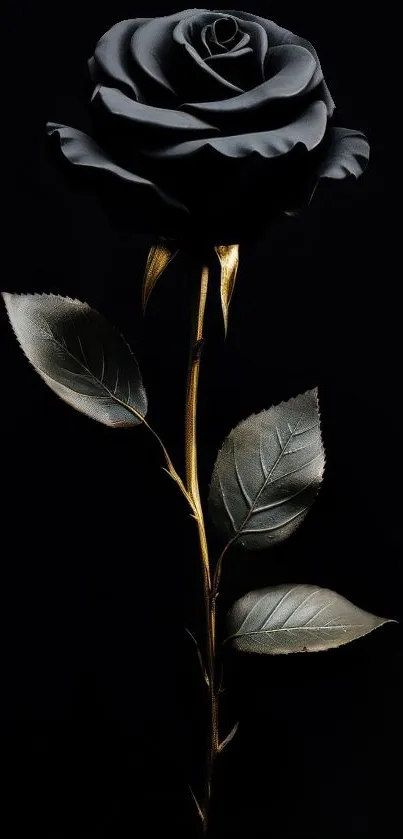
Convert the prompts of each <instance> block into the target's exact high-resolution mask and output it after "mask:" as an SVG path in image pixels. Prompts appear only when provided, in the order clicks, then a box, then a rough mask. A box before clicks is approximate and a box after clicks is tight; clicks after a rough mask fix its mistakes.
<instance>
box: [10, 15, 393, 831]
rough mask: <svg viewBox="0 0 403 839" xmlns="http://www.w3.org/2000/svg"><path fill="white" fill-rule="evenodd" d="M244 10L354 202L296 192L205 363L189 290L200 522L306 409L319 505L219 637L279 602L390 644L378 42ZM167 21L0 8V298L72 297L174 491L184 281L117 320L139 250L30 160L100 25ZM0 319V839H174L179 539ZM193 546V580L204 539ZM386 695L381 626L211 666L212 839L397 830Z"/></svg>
mask: <svg viewBox="0 0 403 839" xmlns="http://www.w3.org/2000/svg"><path fill="white" fill-rule="evenodd" d="M244 8H246V6H245V4H244ZM247 8H248V11H254V12H256V13H258V14H259V13H260V14H262V15H264V16H266V17H270V18H273V19H274V20H276V21H277V22H278V23H279V24H281V25H283V26H285V27H288V28H290V29H292V30H293V31H295V32H298V33H299V34H301V35H304V36H305V37H307V38H309V39H310V40H311V41H312V42H313V43H314V44H315V46H316V48H317V50H318V53H319V55H320V58H321V62H322V66H323V69H324V72H325V76H326V79H327V81H328V84H329V87H330V90H331V92H332V94H333V97H334V99H335V100H336V104H337V106H338V107H337V112H336V118H335V122H336V124H340V125H343V126H348V127H351V128H358V129H361V130H363V131H364V132H365V133H366V134H367V135H368V136H369V139H370V142H371V148H372V158H371V162H370V166H369V168H368V170H367V172H366V173H365V174H364V176H363V177H362V179H361V180H359V181H358V182H357V183H356V182H355V181H354V180H353V179H352V180H351V181H350V180H349V181H348V182H344V183H335V182H332V183H328V184H326V185H324V186H322V187H321V188H320V189H319V190H318V192H317V194H316V197H315V200H314V202H313V203H312V205H311V207H310V208H309V210H308V211H307V212H306V213H305V215H304V216H303V217H301V218H300V219H299V220H297V221H292V222H291V221H287V222H285V223H284V225H283V226H276V228H275V229H273V230H272V231H271V232H270V233H269V234H267V235H266V236H265V238H264V239H260V240H259V241H257V242H254V243H251V244H249V245H244V246H243V249H242V251H241V264H240V271H239V276H238V282H237V286H236V290H235V294H234V298H233V302H232V305H231V315H230V328H229V334H228V338H227V340H226V342H225V343H224V341H223V335H222V327H221V319H220V313H219V305H218V296H217V295H218V291H217V281H218V274H217V272H215V273H213V278H212V293H211V296H210V300H209V306H208V313H207V327H206V332H207V335H208V340H207V343H206V347H205V351H204V356H203V370H202V377H201V385H200V413H199V434H200V473H201V484H202V490H203V494H204V497H205V494H206V490H207V488H208V482H209V478H210V474H211V469H212V466H213V463H214V459H215V455H216V452H217V449H218V447H219V446H220V445H221V443H222V441H223V439H224V437H225V435H226V434H227V433H228V431H229V430H230V429H231V428H232V427H233V426H234V425H235V424H236V423H237V422H238V421H239V420H240V419H241V418H244V417H246V416H248V415H249V414H250V413H252V412H254V411H259V410H261V409H262V408H265V407H268V406H269V405H270V404H272V403H273V402H277V401H279V400H281V399H287V398H289V397H290V396H292V395H296V394H297V393H299V392H301V391H303V390H305V389H306V388H308V387H312V386H314V385H316V384H317V385H318V386H319V392H320V402H321V410H322V421H323V435H324V441H325V445H326V449H327V469H326V477H325V481H324V486H323V490H322V492H321V494H320V496H319V498H318V500H317V502H316V504H315V506H314V508H313V509H312V511H311V512H310V515H309V516H308V518H307V519H306V521H305V523H304V524H303V526H302V527H301V528H300V530H299V531H298V533H297V535H295V536H294V537H293V538H292V539H291V540H290V541H289V542H288V543H287V544H285V545H284V546H282V547H281V548H279V549H278V550H276V551H275V552H274V553H269V552H267V553H264V554H263V553H262V554H259V555H250V556H245V555H242V554H237V553H236V552H234V553H233V554H230V555H229V556H228V562H227V566H226V568H225V572H224V578H223V595H222V602H221V610H222V612H225V610H226V608H227V607H228V606H229V605H230V604H231V602H232V601H233V599H234V598H235V597H236V596H240V595H241V594H242V593H244V592H245V591H247V590H249V589H250V588H253V587H258V586H260V585H268V584H270V583H274V582H280V581H296V582H312V583H317V584H319V585H324V586H328V587H330V588H333V589H335V590H337V591H338V592H340V593H342V594H344V595H345V596H347V597H348V598H349V599H351V600H352V601H353V602H355V603H357V604H358V605H360V606H362V607H363V608H366V609H368V610H370V611H372V612H375V613H377V614H381V615H384V616H387V617H394V618H398V619H399V618H400V619H402V607H401V602H402V593H401V592H402V590H401V549H402V522H401V493H400V476H401V472H402V466H403V463H402V439H403V438H402V419H401V418H402V405H401V376H400V370H401V334H400V329H401V307H400V306H399V305H398V303H397V299H396V295H397V292H398V284H399V280H398V275H397V269H395V268H394V267H393V255H392V243H393V239H394V235H395V230H394V226H395V225H394V222H393V217H392V213H391V210H390V207H391V203H392V200H393V198H394V193H395V192H396V191H397V190H396V188H395V186H394V175H395V167H394V166H393V165H392V161H393V159H394V158H393V155H391V149H392V147H393V146H395V145H396V144H397V143H398V142H399V140H398V137H397V136H395V137H393V126H392V114H393V113H394V109H393V101H394V98H393V91H391V87H390V80H391V79H392V78H393V68H392V66H391V62H392V49H391V38H392V37H393V29H394V24H393V15H391V14H390V15H389V16H388V9H387V5H385V4H383V5H382V10H383V12H384V15H385V19H380V17H379V14H378V11H377V13H376V14H375V11H373V12H372V11H371V10H370V7H369V6H368V5H367V6H366V9H365V18H364V16H363V8H362V4H359V3H356V4H355V5H354V4H351V3H350V4H347V5H346V6H345V8H342V7H341V6H336V4H333V5H332V4H330V5H329V4H323V3H315V4H313V3H310V4H309V5H308V4H304V3H298V4H296V3H294V4H291V3H285V2H272V3H270V4H263V3H259V2H257V0H256V3H254V4H253V5H248V7H247ZM171 11H175V7H174V6H168V5H165V6H161V5H160V4H157V3H147V4H145V3H143V4H134V5H133V3H128V2H125V3H124V2H114V3H110V4H108V3H100V2H92V0H91V2H85V3H84V2H83V0H81V2H76V0H70V2H69V3H68V4H57V3H52V4H51V3H43V2H42V3H41V2H36V3H30V2H26V1H25V2H24V0H21V2H19V3H15V4H14V3H12V2H11V0H10V1H9V2H8V3H6V13H7V14H6V17H7V19H6V21H5V25H3V35H2V50H1V52H2V61H3V62H4V68H3V73H2V94H1V96H2V112H3V117H5V122H4V125H3V131H2V140H3V143H4V151H3V156H2V162H3V166H2V206H3V232H5V236H4V243H3V260H2V261H3V279H2V288H3V289H4V290H8V291H53V292H55V293H60V294H67V295H70V296H72V297H74V296H77V297H79V298H81V299H85V300H87V301H88V302H89V303H91V304H92V305H94V306H95V307H96V308H98V309H100V310H101V311H102V312H104V313H105V314H106V315H107V316H108V317H109V319H110V320H112V321H113V322H115V323H116V324H117V325H118V326H119V327H120V329H121V330H122V331H123V333H124V334H125V335H126V337H127V338H128V340H129V341H130V342H131V344H132V346H133V348H134V350H135V353H136V355H137V357H138V359H139V362H140V365H141V369H142V372H143V378H144V380H145V383H146V386H147V390H148V394H149V402H150V411H149V420H150V422H151V424H152V425H153V426H154V427H155V428H156V429H157V430H158V431H159V432H160V433H161V434H162V436H163V437H164V440H165V442H166V444H167V446H168V448H169V450H170V452H171V454H172V457H173V459H174V460H175V462H176V463H177V464H178V468H179V467H180V468H182V463H183V462H182V454H181V452H182V434H183V403H184V388H185V378H186V366H187V344H188V340H189V283H188V276H187V268H186V265H185V263H184V261H183V260H182V261H181V259H180V258H178V260H177V261H176V262H175V263H173V264H172V266H171V268H170V269H169V271H167V273H166V275H165V277H164V279H163V280H161V282H160V284H159V286H158V287H157V290H156V291H155V293H154V295H153V297H152V299H151V302H150V305H149V310H148V314H147V317H146V319H145V320H143V318H142V315H141V307H140V287H141V276H142V271H143V268H144V264H145V260H146V255H147V252H148V247H149V245H150V243H151V239H149V238H147V237H146V236H141V237H139V236H136V235H135V234H134V233H133V234H130V233H129V232H128V231H122V230H119V229H117V228H116V227H115V226H113V224H112V223H111V221H110V219H109V218H108V217H107V216H106V214H105V212H104V210H103V209H102V208H101V206H100V205H99V203H98V200H97V198H96V197H95V196H94V195H93V193H92V192H91V191H90V190H86V189H85V188H78V187H77V186H76V185H75V184H73V183H72V181H70V179H69V177H68V176H66V174H65V172H64V171H63V172H62V171H61V167H60V165H59V161H58V160H57V159H56V156H54V155H51V154H49V149H48V146H47V142H46V139H45V137H44V124H45V122H46V120H48V119H49V120H52V121H60V122H65V123H68V124H73V125H75V126H77V127H80V126H81V125H82V122H81V120H82V119H83V118H84V114H85V109H86V101H87V99H86V97H87V88H88V82H87V70H86V59H87V58H88V56H89V55H90V54H91V52H92V50H93V47H94V45H95V43H96V41H97V39H98V38H99V37H100V36H101V34H102V33H103V32H104V31H105V30H106V29H107V28H108V27H109V26H110V25H112V24H113V23H114V22H116V21H117V20H119V19H123V18H126V17H135V16H146V15H147V16H150V15H151V16H152V15H158V14H161V13H164V14H166V13H169V12H171ZM3 24H4V21H3ZM84 92H85V95H84ZM391 93H392V95H391ZM264 198H265V197H264V195H260V196H257V198H256V200H259V201H261V203H262V211H264V203H265V202H264ZM0 319H1V370H2V406H3V407H2V412H1V419H2V443H3V445H2V488H3V500H2V506H1V516H2V518H1V544H2V562H1V577H2V581H1V597H2V606H1V620H2V630H1V662H2V663H1V678H2V688H1V700H2V715H1V716H2V729H1V730H2V735H1V749H0V752H1V758H2V762H3V764H4V775H3V783H2V797H3V798H4V800H3V803H2V807H1V820H2V822H4V825H5V829H4V831H3V835H4V836H5V837H14V836H22V835H27V833H28V834H29V835H36V834H37V835H40V836H42V837H44V839H45V837H46V839H67V837H69V839H70V837H71V838H72V839H73V837H74V839H84V837H85V839H115V837H116V839H117V837H119V839H125V838H126V837H132V836H141V837H143V836H144V837H148V836H154V835H166V834H168V833H169V831H171V832H172V835H174V836H186V837H189V839H190V837H193V836H195V837H196V836H197V835H198V825H197V820H196V817H195V816H194V812H193V809H192V803H191V800H190V797H189V794H188V791H187V783H188V781H189V780H191V781H192V782H193V783H194V785H195V787H196V788H197V787H198V772H199V768H198V767H200V764H201V759H202V758H201V755H202V748H203V745H202V739H201V735H202V724H201V718H202V714H203V707H202V704H201V702H200V701H199V698H200V696H201V695H202V690H203V689H202V686H201V683H200V681H199V674H198V669H197V664H196V662H195V655H194V649H193V648H192V644H191V642H190V641H189V640H188V639H187V637H186V635H185V633H184V630H183V627H184V625H185V624H187V625H189V626H191V628H192V630H193V631H194V632H195V633H199V632H200V630H201V627H202V623H201V611H200V608H199V605H200V601H201V579H200V573H199V565H198V555H197V540H196V532H195V527H194V523H193V522H192V521H191V520H190V519H189V517H188V514H187V509H186V506H185V504H184V502H183V500H182V499H181V497H180V496H179V494H178V492H177V490H176V487H175V486H174V484H173V483H172V482H170V481H169V479H168V478H167V476H166V475H165V474H164V473H163V472H162V471H161V469H160V468H159V467H160V465H162V464H161V457H160V452H159V451H158V449H157V447H156V445H155V443H154V441H153V439H152V437H151V436H150V435H147V433H146V431H144V430H143V429H136V430H135V431H134V432H130V433H128V432H118V431H112V430H110V429H108V428H104V427H102V426H100V425H99V426H98V425H96V424H95V423H91V421H90V420H88V419H86V418H85V417H84V416H82V415H80V414H78V413H75V412H74V411H72V410H71V409H69V408H68V407H67V406H66V405H65V404H64V403H63V402H61V401H60V400H58V399H57V398H56V397H55V396H54V395H53V394H52V393H51V392H50V391H49V390H47V389H46V387H45V386H44V385H43V383H41V381H40V379H39V378H38V376H37V375H36V374H35V372H34V371H33V369H32V368H30V367H29V365H28V363H27V361H26V360H25V359H24V358H23V355H22V353H21V351H20V349H19V347H18V345H17V343H16V341H15V339H14V338H13V336H12V333H11V329H10V327H9V325H8V323H7V320H6V315H5V311H4V307H3V308H2V310H1V314H0ZM211 544H212V549H213V553H214V555H216V551H217V548H218V545H217V544H216V541H215V537H214V534H211ZM198 604H199V605H198ZM401 669H402V645H401V626H397V625H390V626H387V627H384V628H382V629H381V630H379V631H378V632H376V633H373V634H372V635H370V636H367V637H366V638H364V639H362V640H360V641H357V642H356V643H354V644H351V645H350V646H347V647H344V648H343V647H342V648H341V649H339V650H335V651H331V652H328V653H321V654H317V655H315V656H296V657H284V658H283V657H279V658H278V659H277V658H275V659H271V660H270V661H269V660H267V659H264V660H263V659H260V658H256V659H255V658H253V659H252V658H251V659H247V658H246V657H239V658H236V657H233V658H229V660H228V663H227V677H226V680H227V684H228V686H229V691H228V694H227V698H226V699H225V701H224V703H223V713H222V725H223V730H224V733H225V732H226V730H228V727H229V726H230V725H232V723H233V722H234V721H235V720H236V719H238V718H239V719H240V721H241V725H240V728H239V732H238V735H237V738H236V740H234V741H233V743H232V744H231V746H229V747H228V751H227V752H226V753H225V754H223V756H222V758H221V759H220V760H221V763H220V766H219V769H218V772H217V778H216V797H215V803H214V826H215V830H214V835H215V836H217V837H220V839H221V837H238V836H239V837H248V839H249V837H254V836H259V837H270V838H271V837H278V839H302V837H304V839H314V838H315V839H333V837H335V838H336V837H337V839H341V837H343V838H344V837H361V836H377V837H380V838H381V839H383V837H385V839H386V837H389V836H391V835H392V833H394V828H395V827H396V828H397V827H398V825H399V822H400V821H401V819H400V800H399V795H400V785H399V780H398V771H399V767H400V770H401V745H402V743H401V733H402V729H401V723H400V719H401V708H400V705H401V700H402V681H401ZM198 697H199V698H198Z"/></svg>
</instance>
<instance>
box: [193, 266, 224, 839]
mask: <svg viewBox="0 0 403 839" xmlns="http://www.w3.org/2000/svg"><path fill="white" fill-rule="evenodd" d="M208 281H209V271H208V268H207V266H206V265H204V266H203V270H202V274H201V282H200V294H199V305H198V311H197V319H196V324H195V328H194V333H193V336H192V356H191V364H190V370H189V379H188V388H187V397H186V419H185V458H186V489H187V492H188V494H189V496H190V499H191V501H192V504H193V507H194V510H195V519H196V522H197V529H198V534H199V546H200V558H201V562H202V570H203V593H204V604H205V612H206V626H207V656H206V659H207V660H206V669H207V676H208V692H209V707H210V731H209V738H208V749H207V761H206V763H207V765H206V783H205V794H204V800H203V805H202V808H201V811H202V813H203V829H204V832H206V831H207V825H208V810H209V805H210V799H211V785H212V777H213V768H214V761H215V758H216V756H217V754H218V750H219V736H218V696H217V692H216V686H215V619H216V614H215V597H212V596H211V595H212V586H211V574H210V563H209V554H208V545H207V539H206V529H205V524H204V516H203V508H202V505H201V500H200V491H199V479H198V469H197V433H196V427H197V395H198V385H199V372H200V351H201V347H202V341H203V324H204V313H205V308H206V300H207V291H208Z"/></svg>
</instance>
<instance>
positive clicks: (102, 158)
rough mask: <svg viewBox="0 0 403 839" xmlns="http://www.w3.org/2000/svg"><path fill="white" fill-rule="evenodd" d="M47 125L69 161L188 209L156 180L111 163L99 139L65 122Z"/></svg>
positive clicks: (49, 132)
mask: <svg viewBox="0 0 403 839" xmlns="http://www.w3.org/2000/svg"><path fill="white" fill-rule="evenodd" d="M46 129H47V132H48V134H50V135H52V134H57V135H58V137H59V140H60V148H61V151H62V153H63V154H64V156H65V157H66V158H67V160H68V161H69V162H70V163H73V164H74V165H76V166H84V167H86V168H89V169H100V170H101V171H104V172H107V173H109V174H110V175H113V176H114V177H116V178H119V179H120V180H123V181H128V182H129V183H132V184H135V185H136V187H137V189H138V190H139V193H140V195H141V194H142V193H144V192H147V193H150V192H153V193H155V196H156V197H158V199H162V201H163V202H164V203H165V204H169V205H170V206H172V207H175V208H176V209H177V210H178V209H179V210H181V211H182V212H184V213H188V210H187V208H186V207H185V206H184V204H181V203H180V202H179V201H177V200H176V198H173V197H172V196H171V195H169V194H168V193H167V192H165V191H164V190H162V189H160V187H159V186H157V184H154V183H152V181H149V180H147V179H146V178H142V177H140V176H139V175H136V174H135V173H134V172H129V171H128V170H127V169H123V168H122V167H121V166H119V165H118V164H116V163H114V161H113V160H111V159H110V158H108V157H107V155H106V152H104V150H103V149H102V148H101V147H100V146H99V145H98V143H96V142H95V140H93V139H92V137H89V136H88V135H87V134H84V133H83V132H82V131H78V130H77V129H76V128H71V127H70V126H68V125H59V124H58V123H55V122H48V123H47V125H46Z"/></svg>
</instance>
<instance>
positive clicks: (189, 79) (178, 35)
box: [172, 9, 243, 99]
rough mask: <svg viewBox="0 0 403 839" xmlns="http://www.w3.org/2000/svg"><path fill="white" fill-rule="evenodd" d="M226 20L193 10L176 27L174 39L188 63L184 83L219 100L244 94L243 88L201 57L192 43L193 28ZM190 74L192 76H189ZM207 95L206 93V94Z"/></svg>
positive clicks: (209, 13)
mask: <svg viewBox="0 0 403 839" xmlns="http://www.w3.org/2000/svg"><path fill="white" fill-rule="evenodd" d="M220 16H221V17H223V18H225V17H226V16H225V15H221V14H220V12H207V11H203V12H202V10H199V9H198V10H197V11H196V13H195V10H193V15H190V16H188V17H186V18H182V17H181V19H180V20H179V21H178V23H177V25H176V26H175V28H174V30H173V33H172V37H173V40H174V41H175V43H176V44H179V46H181V47H182V48H183V57H184V58H187V63H185V64H184V67H183V72H184V73H186V74H187V75H186V76H183V77H182V78H183V81H184V83H185V84H187V86H188V87H189V86H191V87H194V89H195V90H196V91H198V90H203V91H205V92H207V96H208V98H209V99H210V98H212V99H217V98H219V97H221V98H222V97H223V96H225V95H227V96H228V93H229V92H233V93H242V91H243V88H242V87H238V85H234V84H232V82H230V81H227V79H225V78H223V77H222V76H220V74H219V73H217V72H216V71H215V70H214V68H213V67H211V65H210V64H207V62H206V61H205V60H204V59H203V58H202V57H201V55H200V54H199V52H198V51H197V49H196V47H195V46H194V45H193V43H192V38H193V27H194V25H195V23H196V24H197V26H198V27H203V26H205V25H206V24H209V23H210V24H212V23H214V22H215V21H216V20H217V18H219V17H220ZM188 74H190V75H188ZM205 95H206V93H205Z"/></svg>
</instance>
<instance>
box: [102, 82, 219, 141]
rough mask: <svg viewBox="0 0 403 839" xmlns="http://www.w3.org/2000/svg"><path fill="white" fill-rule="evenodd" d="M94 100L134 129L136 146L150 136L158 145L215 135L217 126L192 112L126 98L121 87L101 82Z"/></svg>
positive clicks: (104, 109) (105, 110)
mask: <svg viewBox="0 0 403 839" xmlns="http://www.w3.org/2000/svg"><path fill="white" fill-rule="evenodd" d="M93 101H94V103H98V104H99V105H100V107H101V108H102V110H103V111H104V112H106V113H107V114H109V115H112V116H113V117H117V118H119V119H120V120H122V121H123V122H124V123H125V124H126V125H127V126H128V127H129V128H132V129H135V131H136V145H137V146H138V147H139V146H141V142H142V140H147V138H150V136H151V137H152V139H153V140H154V141H155V142H157V143H158V144H159V145H161V144H163V143H164V141H167V140H171V141H172V142H179V141H180V140H181V139H182V140H183V139H188V138H189V136H190V137H192V136H193V137H194V136H197V137H200V136H202V137H203V136H206V135H207V136H212V135H214V134H218V128H215V127H214V126H213V125H209V124H208V123H206V122H204V121H203V120H201V119H198V118H197V117H195V116H192V114H187V113H186V112H184V111H174V110H170V109H169V108H154V107H153V106H151V105H143V104H141V103H140V102H135V101H133V99H129V98H128V97H127V96H125V94H124V93H121V91H120V90H116V88H113V87H103V86H102V85H100V86H99V87H98V88H97V90H96V93H95V96H94V99H93Z"/></svg>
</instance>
